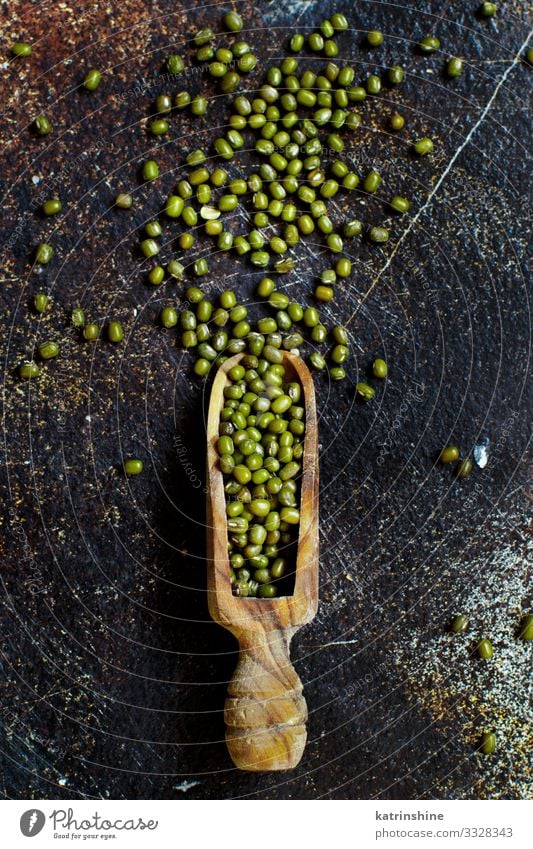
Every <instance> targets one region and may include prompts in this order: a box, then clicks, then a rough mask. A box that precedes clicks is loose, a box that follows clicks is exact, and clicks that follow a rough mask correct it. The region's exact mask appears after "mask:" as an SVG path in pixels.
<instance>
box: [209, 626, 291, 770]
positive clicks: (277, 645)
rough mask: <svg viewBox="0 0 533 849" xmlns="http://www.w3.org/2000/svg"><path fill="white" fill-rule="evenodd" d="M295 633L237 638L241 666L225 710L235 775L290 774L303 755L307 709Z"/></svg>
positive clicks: (256, 632) (275, 632)
mask: <svg viewBox="0 0 533 849" xmlns="http://www.w3.org/2000/svg"><path fill="white" fill-rule="evenodd" d="M293 633H294V631H293V630H292V631H286V630H270V631H266V632H265V631H262V630H254V631H246V632H244V633H240V634H238V639H239V644H240V654H239V662H238V664H237V667H236V669H235V672H234V675H233V678H232V680H231V682H230V684H229V687H228V698H227V699H226V704H225V707H224V719H225V721H226V726H227V728H226V743H227V746H228V751H229V753H230V755H231V759H232V760H233V763H234V764H235V766H236V767H238V768H239V769H245V770H251V771H254V772H271V771H275V770H283V769H293V767H295V766H296V765H297V764H298V763H299V761H300V759H301V757H302V754H303V750H304V747H305V742H306V739H307V731H306V727H305V723H306V721H307V705H306V703H305V699H304V697H303V696H302V690H303V687H302V682H301V681H300V679H299V677H298V675H297V673H296V670H295V669H294V667H293V665H292V663H291V660H290V656H289V644H290V640H291V638H292V635H293Z"/></svg>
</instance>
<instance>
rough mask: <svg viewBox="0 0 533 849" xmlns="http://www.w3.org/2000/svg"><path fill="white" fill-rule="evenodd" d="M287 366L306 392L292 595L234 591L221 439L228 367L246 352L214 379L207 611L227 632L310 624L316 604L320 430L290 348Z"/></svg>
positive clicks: (309, 388)
mask: <svg viewBox="0 0 533 849" xmlns="http://www.w3.org/2000/svg"><path fill="white" fill-rule="evenodd" d="M282 353H283V363H282V364H283V365H284V367H285V369H286V374H287V376H288V377H289V379H290V378H291V377H293V376H296V377H297V379H298V380H299V382H300V384H301V386H302V390H303V405H304V408H305V421H306V433H305V438H304V453H303V460H302V468H303V472H302V479H301V493H300V527H299V534H298V553H297V557H296V578H295V586H294V593H293V595H291V596H281V597H280V598H273V599H258V598H238V597H236V596H234V595H233V594H232V591H231V584H230V564H229V558H228V549H227V544H228V533H227V525H226V509H225V508H226V501H225V493H224V482H223V476H222V473H221V471H220V468H219V461H218V454H217V441H218V438H219V424H220V411H221V409H222V406H223V401H224V395H223V391H224V387H225V386H227V385H228V384H229V378H228V377H227V373H228V371H229V370H230V369H231V368H232V367H233V366H234V365H237V364H238V363H239V362H240V360H241V359H242V357H243V356H244V354H236V355H235V356H233V357H230V358H229V359H228V360H226V362H225V363H223V364H222V365H221V366H220V368H219V369H218V372H217V374H216V377H215V379H214V382H213V386H212V389H211V397H210V402H209V412H208V419H207V486H208V494H207V542H208V546H207V547H208V564H209V568H208V581H207V590H208V595H209V612H210V614H211V616H212V617H213V619H215V621H217V622H219V623H220V624H221V625H223V626H224V627H226V628H228V629H229V630H233V627H232V626H237V627H239V626H241V627H242V626H244V625H246V626H248V627H254V626H255V625H256V624H260V626H261V627H262V628H269V627H270V628H279V627H285V628H287V627H294V628H296V627H298V626H299V625H303V624H305V623H306V622H310V621H311V619H312V618H313V616H314V615H315V613H316V611H317V608H318V429H317V414H316V401H315V391H314V384H313V378H312V376H311V373H310V372H309V369H308V368H307V366H306V365H305V363H304V362H303V360H301V359H300V357H297V356H295V355H294V354H291V353H289V352H287V351H284V352H282Z"/></svg>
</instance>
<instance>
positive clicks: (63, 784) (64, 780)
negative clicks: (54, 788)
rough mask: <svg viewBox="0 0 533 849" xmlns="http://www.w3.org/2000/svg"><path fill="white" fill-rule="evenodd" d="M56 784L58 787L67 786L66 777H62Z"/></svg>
mask: <svg viewBox="0 0 533 849" xmlns="http://www.w3.org/2000/svg"><path fill="white" fill-rule="evenodd" d="M57 783H58V784H59V786H60V787H65V786H66V785H67V784H68V778H67V777H66V775H62V776H61V778H59V779H58V781H57Z"/></svg>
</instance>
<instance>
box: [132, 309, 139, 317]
mask: <svg viewBox="0 0 533 849" xmlns="http://www.w3.org/2000/svg"><path fill="white" fill-rule="evenodd" d="M138 314H139V310H138V309H137V307H134V308H133V317H134V318H137V316H138Z"/></svg>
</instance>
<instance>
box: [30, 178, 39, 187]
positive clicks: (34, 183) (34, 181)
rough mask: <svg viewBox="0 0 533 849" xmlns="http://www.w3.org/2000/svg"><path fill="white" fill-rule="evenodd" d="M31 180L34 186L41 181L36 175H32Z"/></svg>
mask: <svg viewBox="0 0 533 849" xmlns="http://www.w3.org/2000/svg"><path fill="white" fill-rule="evenodd" d="M31 181H32V183H33V185H34V186H38V185H39V183H40V182H41V178H40V177H38V176H37V175H34V176H33V177H32V178H31Z"/></svg>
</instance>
